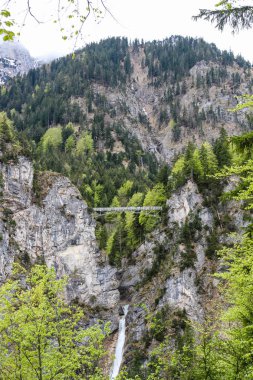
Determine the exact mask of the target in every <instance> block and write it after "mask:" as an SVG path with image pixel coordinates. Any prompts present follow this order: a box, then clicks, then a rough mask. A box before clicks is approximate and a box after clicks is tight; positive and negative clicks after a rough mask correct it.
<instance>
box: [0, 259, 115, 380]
mask: <svg viewBox="0 0 253 380" xmlns="http://www.w3.org/2000/svg"><path fill="white" fill-rule="evenodd" d="M65 285H66V279H61V280H59V279H57V278H56V274H55V271H54V270H53V269H48V268H46V267H44V266H39V265H36V266H34V267H33V268H32V269H31V271H30V273H26V271H25V270H24V269H23V268H20V267H17V269H16V271H14V274H13V277H12V278H11V279H9V280H8V281H7V282H6V283H5V284H3V285H2V286H1V287H0V379H1V380H6V379H9V380H15V379H26V380H36V379H38V380H53V379H54V380H65V379H84V378H85V379H87V380H102V379H104V378H105V377H104V375H103V374H102V371H101V370H100V369H99V360H101V358H103V356H104V355H105V350H104V347H103V342H104V338H105V335H106V334H107V333H108V326H106V327H105V328H103V327H102V326H100V325H94V326H92V327H89V328H85V327H84V314H83V312H82V310H81V309H80V308H79V307H76V306H75V307H74V306H73V307H72V306H69V305H67V304H66V303H65V302H64V300H63V290H64V287H65Z"/></svg>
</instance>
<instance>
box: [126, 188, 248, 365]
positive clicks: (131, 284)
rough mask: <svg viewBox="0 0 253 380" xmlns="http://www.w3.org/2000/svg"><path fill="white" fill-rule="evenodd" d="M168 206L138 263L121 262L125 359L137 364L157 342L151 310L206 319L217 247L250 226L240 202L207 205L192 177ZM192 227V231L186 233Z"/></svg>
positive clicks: (213, 294) (214, 292)
mask: <svg viewBox="0 0 253 380" xmlns="http://www.w3.org/2000/svg"><path fill="white" fill-rule="evenodd" d="M167 207H168V219H167V225H166V226H165V227H163V228H162V229H161V230H160V231H158V230H157V231H156V232H155V233H154V234H153V236H152V237H150V240H149V241H148V240H147V241H146V242H145V243H144V244H143V245H142V246H141V247H140V248H139V249H138V250H137V251H136V252H135V253H134V255H133V260H134V263H130V265H129V263H128V261H127V260H126V261H125V262H124V265H123V272H122V277H121V281H120V291H121V294H122V297H123V298H124V297H125V299H126V300H127V302H130V303H131V307H130V310H129V314H128V318H127V322H128V340H127V353H126V363H127V362H130V363H134V362H135V360H136V357H138V352H142V353H144V355H143V358H145V352H147V350H149V349H152V347H154V344H155V342H156V341H155V339H154V338H152V334H151V333H150V322H148V320H149V321H150V315H157V313H159V312H161V311H162V310H165V315H166V318H167V319H170V318H171V320H173V318H175V315H176V316H177V313H185V316H186V318H187V319H189V320H192V321H194V322H201V321H203V319H204V318H205V315H206V313H207V312H208V308H209V305H210V303H211V302H212V300H213V299H217V297H218V292H217V279H215V278H214V277H213V273H215V272H216V271H219V260H218V258H217V256H216V253H215V252H216V250H217V249H219V247H220V244H226V243H227V244H231V242H232V241H233V239H235V236H231V235H230V232H231V231H233V232H241V231H242V230H243V228H244V227H245V226H246V225H247V222H246V221H245V219H247V218H245V217H244V216H245V215H244V213H243V212H242V211H241V210H240V209H238V204H236V203H234V202H227V203H225V204H223V203H222V202H220V201H218V202H217V204H216V206H215V207H214V206H213V205H208V204H207V201H206V199H205V197H204V196H203V194H201V193H200V192H199V190H198V187H197V185H196V184H195V183H194V182H192V181H188V182H187V183H186V184H185V185H184V186H183V187H182V188H181V189H179V190H178V191H177V192H176V193H174V194H173V195H172V196H171V198H170V199H169V200H168V201H167ZM235 214H236V215H237V216H236V218H235ZM188 227H189V229H190V230H189V231H190V235H188V234H186V230H187V229H188ZM180 318H182V316H181V314H180V317H179V319H180ZM176 320H178V317H176ZM173 323H176V322H175V320H174V322H173ZM162 324H163V325H165V324H166V321H163V322H162ZM153 326H154V323H153ZM152 328H154V327H152ZM152 328H151V330H152ZM150 334H151V337H150ZM172 336H173V334H172ZM147 337H149V338H147ZM147 339H149V343H148V344H147ZM152 339H153V340H152ZM156 343H157V342H156ZM134 352H137V354H136V353H135V354H134ZM136 355H137V356H136ZM143 360H145V359H143ZM129 365H130V367H131V365H132V364H129Z"/></svg>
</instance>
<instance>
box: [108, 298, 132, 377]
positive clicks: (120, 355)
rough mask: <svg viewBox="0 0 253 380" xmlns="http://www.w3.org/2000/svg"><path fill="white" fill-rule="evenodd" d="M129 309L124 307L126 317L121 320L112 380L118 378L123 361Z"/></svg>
mask: <svg viewBox="0 0 253 380" xmlns="http://www.w3.org/2000/svg"><path fill="white" fill-rule="evenodd" d="M128 307H129V305H125V306H123V311H124V315H123V316H122V317H121V318H120V321H119V335H118V340H117V345H116V350H115V359H114V362H113V366H112V370H111V374H110V380H114V379H115V378H116V377H117V376H118V374H119V370H120V366H121V363H122V359H123V349H124V343H125V337H126V316H127V312H128Z"/></svg>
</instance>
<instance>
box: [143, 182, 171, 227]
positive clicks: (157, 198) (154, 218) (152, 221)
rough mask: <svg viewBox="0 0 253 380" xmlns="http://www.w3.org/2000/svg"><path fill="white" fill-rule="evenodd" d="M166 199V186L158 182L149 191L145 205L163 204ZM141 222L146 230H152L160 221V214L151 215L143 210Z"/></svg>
mask: <svg viewBox="0 0 253 380" xmlns="http://www.w3.org/2000/svg"><path fill="white" fill-rule="evenodd" d="M165 201H166V195H165V188H164V186H163V185H162V184H160V183H158V184H157V185H155V186H154V187H153V189H151V190H149V191H148V192H147V194H146V196H145V199H144V202H143V206H163V205H164V204H165ZM139 222H140V224H141V225H142V226H143V227H144V231H145V232H150V231H152V230H153V229H154V228H155V226H156V225H157V223H158V222H159V215H157V214H156V215H149V214H148V213H147V212H145V211H141V213H140V217H139Z"/></svg>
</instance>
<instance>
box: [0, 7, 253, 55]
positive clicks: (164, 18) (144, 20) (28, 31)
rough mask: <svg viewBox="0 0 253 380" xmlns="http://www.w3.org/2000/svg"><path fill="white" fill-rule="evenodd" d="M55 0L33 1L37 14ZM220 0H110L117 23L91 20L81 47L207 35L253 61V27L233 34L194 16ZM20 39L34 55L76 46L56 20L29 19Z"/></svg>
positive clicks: (106, 19) (61, 52)
mask: <svg viewBox="0 0 253 380" xmlns="http://www.w3.org/2000/svg"><path fill="white" fill-rule="evenodd" d="M13 1H14V0H13ZM16 1H18V6H16V8H14V9H18V7H19V6H20V4H21V3H22V2H24V3H26V1H25V0H16ZM53 1H54V0H30V2H31V5H32V10H33V11H34V13H36V11H37V14H40V15H43V17H44V18H45V17H47V13H48V11H49V9H50V4H52V2H53ZM216 2H217V0H106V4H107V6H108V8H109V9H110V10H111V12H112V13H113V15H114V16H115V18H116V19H117V22H116V21H114V20H113V19H112V18H111V17H110V16H109V15H107V16H106V17H105V18H104V19H103V20H102V21H101V22H100V24H96V23H95V22H92V21H91V19H90V20H89V21H87V23H86V24H85V26H84V31H83V36H82V39H81V40H79V42H78V47H81V46H84V45H85V43H87V42H91V41H99V40H100V39H102V38H105V37H108V36H127V37H129V38H130V39H134V38H139V39H141V38H143V39H144V40H154V39H164V38H166V37H169V36H171V35H173V34H180V35H183V36H193V37H203V38H204V39H205V40H206V41H208V42H214V43H216V45H217V46H218V47H219V48H221V49H227V50H229V49H231V50H232V51H233V52H235V53H240V54H242V55H243V56H244V57H245V58H246V59H249V60H250V61H251V62H253V48H252V35H253V30H249V31H243V32H240V33H239V34H236V35H234V36H233V35H232V34H231V31H230V30H229V29H227V30H225V31H224V32H222V33H221V32H219V31H217V30H216V29H215V27H214V25H211V24H210V23H208V22H205V21H198V22H194V21H193V20H192V19H191V17H192V16H193V15H195V14H197V13H198V9H199V8H209V9H210V8H213V7H214V4H215V3H216ZM0 4H1V1H0ZM19 12H20V10H19ZM43 13H44V14H43ZM51 13H52V10H51ZM20 41H21V42H22V43H23V44H24V45H25V46H26V47H27V48H28V50H29V51H30V53H31V55H32V56H34V57H40V56H45V55H52V56H58V55H63V54H65V53H67V52H71V51H72V49H73V43H72V44H71V43H69V42H65V41H63V40H62V38H61V34H60V33H59V31H57V27H56V25H54V24H52V23H45V24H43V25H38V24H37V23H36V22H35V21H34V20H30V21H28V20H26V26H25V27H24V28H23V30H22V33H21V37H20Z"/></svg>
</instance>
